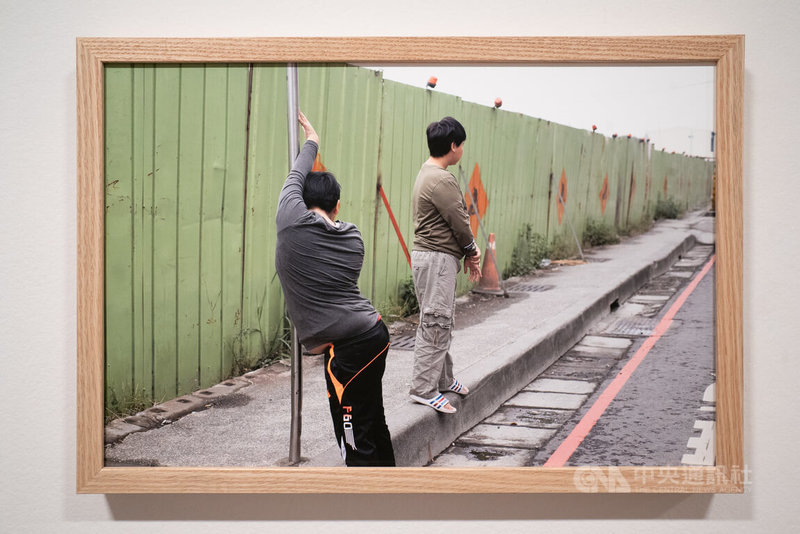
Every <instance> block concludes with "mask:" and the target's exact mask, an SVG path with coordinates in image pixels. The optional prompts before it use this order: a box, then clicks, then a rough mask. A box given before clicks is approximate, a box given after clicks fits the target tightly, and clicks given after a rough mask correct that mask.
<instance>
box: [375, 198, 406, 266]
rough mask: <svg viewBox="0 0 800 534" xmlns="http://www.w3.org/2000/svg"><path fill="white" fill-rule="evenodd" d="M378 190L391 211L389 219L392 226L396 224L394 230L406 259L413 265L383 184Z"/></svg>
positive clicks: (387, 209)
mask: <svg viewBox="0 0 800 534" xmlns="http://www.w3.org/2000/svg"><path fill="white" fill-rule="evenodd" d="M378 191H379V192H380V194H381V198H382V199H383V205H384V206H386V211H387V212H389V219H391V221H392V226H394V231H395V233H396V234H397V239H399V240H400V246H401V247H403V252H404V253H405V255H406V259H407V260H408V266H409V267H411V254H409V253H408V247H406V242H405V240H404V239H403V234H402V232H400V227H399V226H398V225H397V221H396V220H395V218H394V213H392V207H391V206H390V205H389V199H388V198H386V193H384V191H383V186H382V185H379V186H378Z"/></svg>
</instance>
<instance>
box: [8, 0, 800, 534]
mask: <svg viewBox="0 0 800 534" xmlns="http://www.w3.org/2000/svg"><path fill="white" fill-rule="evenodd" d="M798 28H800V4H798V3H797V2H796V1H795V0H766V1H763V2H754V1H747V0H710V1H706V2H696V1H692V0H681V1H668V0H665V1H663V2H658V3H655V2H640V1H636V0H605V1H597V0H586V1H562V2H553V1H550V2H544V1H538V2H537V1H522V0H519V1H502V0H496V1H494V2H486V1H479V0H459V1H449V0H446V1H440V2H431V1H430V0H406V1H404V2H395V1H392V2H389V1H385V0H377V1H372V2H360V1H354V0H341V1H330V0H295V1H291V2H289V1H285V0H283V1H277V0H276V1H264V0H259V1H256V0H249V1H243V0H228V1H226V2H220V1H218V0H216V1H215V0H177V1H171V2H162V1H156V0H138V1H136V2H132V1H124V0H120V1H115V2H108V1H100V0H95V1H88V0H76V1H73V2H59V1H55V0H51V1H43V0H30V1H27V2H22V1H19V0H0V45H1V46H0V65H1V66H2V82H1V83H0V94H1V96H2V98H0V165H1V166H0V303H1V307H0V357H1V358H2V367H0V392H2V397H0V398H2V407H0V414H2V419H1V421H2V428H1V429H0V435H1V436H2V437H0V477H1V478H0V532H9V533H19V532H60V533H86V532H103V533H119V532H141V531H143V530H144V529H147V530H148V531H154V532H166V533H172V532H237V533H245V532H284V531H286V532H296V533H310V532H322V531H327V532H375V531H380V532H422V531H428V532H445V531H458V532H464V533H485V532H504V533H514V532H619V533H638V532H642V531H644V530H646V531H647V532H650V533H657V532H678V531H680V532H709V531H710V532H722V531H725V532H786V531H787V530H788V529H789V528H790V525H792V524H795V525H797V524H798V523H799V521H798V519H797V518H796V517H795V515H796V514H797V513H798V508H797V502H798V499H800V491H799V488H800V483H798V477H799V476H800V470H799V469H798V467H797V466H798V462H797V460H796V457H795V456H796V454H795V451H794V449H795V448H796V444H797V443H798V441H799V440H800V432H798V425H797V413H796V412H797V407H798V395H797V391H796V390H797V379H798V376H800V363H798V362H800V349H798V342H797V340H796V339H795V338H796V336H797V335H798V330H799V329H798V326H800V322H799V321H798V318H797V311H796V310H797V309H798V305H797V301H798V299H800V284H798V282H797V271H798V263H799V262H800V246H799V245H800V239H798V233H800V224H799V223H798V220H800V217H798V215H797V212H798V206H800V177H799V176H798V171H797V167H798V165H797V151H798V150H797V137H796V133H797V131H798V129H797V125H798V124H799V123H800V106H798V103H797V100H798V87H800V38H798V37H797V29H798ZM733 33H736V34H739V33H741V34H745V35H746V39H747V41H746V87H745V152H744V169H745V175H744V213H743V218H744V231H745V234H744V305H745V311H744V329H745V330H744V350H745V398H744V406H745V423H746V424H745V459H746V461H747V467H748V469H749V470H750V472H751V477H752V484H750V485H748V487H747V489H746V492H745V494H744V495H661V496H659V495H487V496H482V495H433V496H426V495H400V496H393V495H369V496H356V497H353V496H339V495H322V496H290V495H287V496H270V495H263V496H262V495H244V496H242V495H239V496H235V495H234V496H231V495H223V496H218V495H160V496H159V495H138V496H137V495H133V496H128V495H116V496H104V495H76V494H75V489H74V488H75V391H76V390H75V378H76V377H75V352H76V351H75V345H76V333H75V322H76V321H75V317H76V284H75V278H76V266H75V265H76V222H75V221H76V205H77V198H76V178H75V168H76V142H75V136H76V134H75V128H76V121H75V38H76V37H78V36H133V37H150V36H152V37H158V36H169V37H214V36H220V37H221V36H225V37H228V36H309V35H311V36H313V35H320V36H323V35H324V36H363V35H422V36H425V35H475V36H479V35H480V36H483V35H678V34H733Z"/></svg>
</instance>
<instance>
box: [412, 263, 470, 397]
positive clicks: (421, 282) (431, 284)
mask: <svg viewBox="0 0 800 534" xmlns="http://www.w3.org/2000/svg"><path fill="white" fill-rule="evenodd" d="M459 267H460V264H459V261H458V260H457V259H456V257H455V256H453V255H452V254H447V253H444V252H429V251H421V250H414V251H412V252H411V268H412V271H413V275H414V288H415V289H416V293H417V301H418V302H419V311H420V313H419V326H418V327H417V337H416V340H415V342H414V370H413V375H412V378H411V390H410V391H409V393H410V394H411V395H417V396H419V397H422V398H424V399H430V398H432V397H435V396H436V395H438V394H439V391H440V390H441V391H445V390H447V388H448V387H450V384H452V383H453V358H452V357H451V356H450V352H449V351H450V341H451V340H452V337H453V326H454V324H455V323H454V312H455V301H456V275H458V270H459Z"/></svg>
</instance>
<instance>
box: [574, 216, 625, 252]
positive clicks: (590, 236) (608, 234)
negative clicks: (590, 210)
mask: <svg viewBox="0 0 800 534" xmlns="http://www.w3.org/2000/svg"><path fill="white" fill-rule="evenodd" d="M614 243H619V236H618V235H617V232H616V231H615V230H614V227H613V226H611V225H610V224H608V223H607V222H605V221H603V220H602V219H589V220H587V221H586V228H585V229H584V231H583V246H584V247H599V246H601V245H611V244H614Z"/></svg>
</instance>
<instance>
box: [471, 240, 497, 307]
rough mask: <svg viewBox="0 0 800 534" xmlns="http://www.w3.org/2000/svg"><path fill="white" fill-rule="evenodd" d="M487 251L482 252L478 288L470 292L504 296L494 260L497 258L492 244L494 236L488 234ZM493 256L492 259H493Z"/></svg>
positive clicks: (495, 248) (495, 249)
mask: <svg viewBox="0 0 800 534" xmlns="http://www.w3.org/2000/svg"><path fill="white" fill-rule="evenodd" d="M488 248H489V250H486V251H484V254H483V267H482V268H481V272H482V276H481V281H480V282H479V283H478V287H476V288H474V289H473V290H472V291H474V292H475V293H488V294H490V295H505V291H503V288H502V287H500V277H499V276H498V274H497V267H496V266H495V263H494V261H495V258H497V247H496V246H495V244H494V234H489V247H488ZM493 256H494V257H493Z"/></svg>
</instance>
